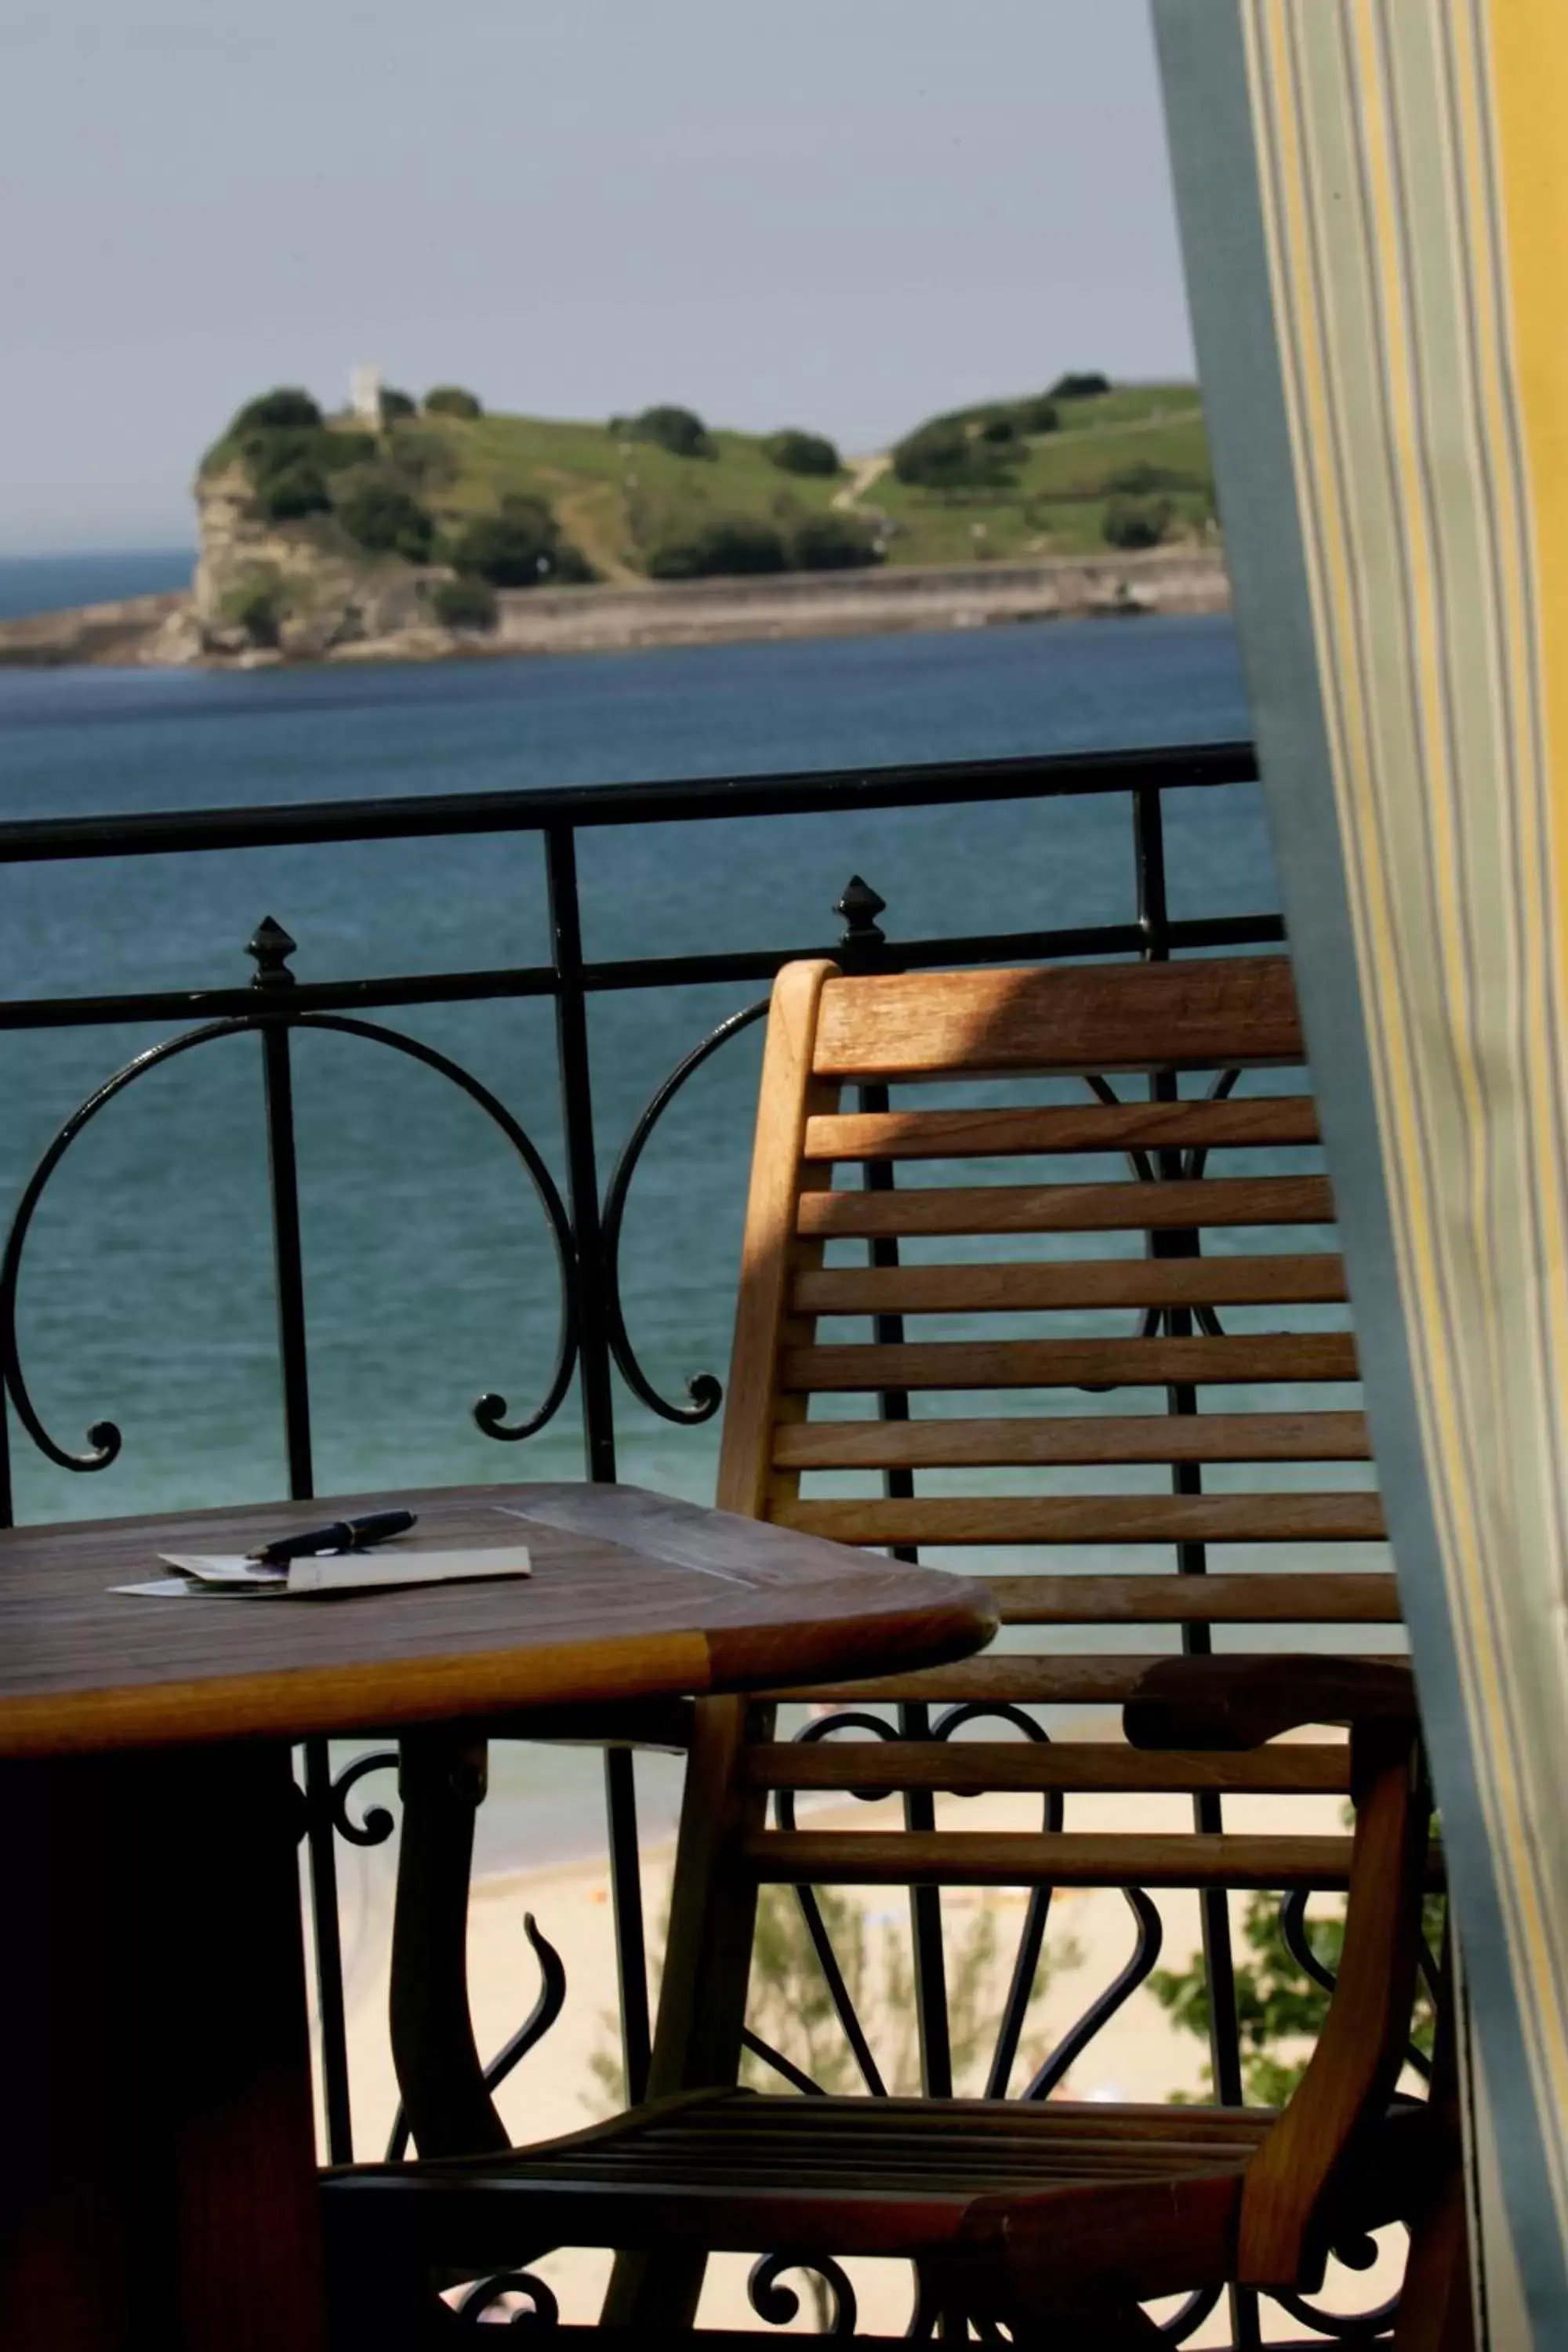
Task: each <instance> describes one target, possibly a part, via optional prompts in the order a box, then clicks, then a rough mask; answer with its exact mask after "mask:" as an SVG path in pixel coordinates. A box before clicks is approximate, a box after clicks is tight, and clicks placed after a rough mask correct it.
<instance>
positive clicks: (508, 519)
mask: <svg viewBox="0 0 1568 2352" xmlns="http://www.w3.org/2000/svg"><path fill="white" fill-rule="evenodd" d="M450 555H451V561H452V563H453V565H454V567H455V569H456V570H457V571H458V572H464V573H468V574H472V575H473V576H475V577H477V578H479V579H480V580H488V581H489V583H490V586H491V587H492V588H537V587H539V586H541V585H542V584H548V585H550V586H552V587H558V586H560V585H562V584H563V583H568V584H570V583H575V582H578V581H583V580H591V579H592V578H593V577H594V569H593V566H592V564H590V563H589V562H588V561H587V559H586V557H585V556H584V554H583V553H582V551H581V550H580V549H578V548H575V547H574V546H573V544H572V542H571V541H570V540H569V539H563V537H562V535H561V526H560V524H559V523H558V522H557V521H556V520H555V517H554V515H553V514H552V511H551V509H550V508H549V506H548V505H547V504H546V503H545V501H544V499H536V498H529V497H527V496H525V495H523V494H521V492H520V493H517V494H515V495H513V496H512V497H510V498H506V499H502V500H501V503H500V509H499V511H498V512H496V513H495V514H490V515H479V516H477V517H476V518H475V520H473V521H472V522H470V523H468V524H465V526H464V528H463V529H462V530H460V531H459V532H458V536H457V538H456V539H455V540H454V541H453V542H452V545H451V549H450Z"/></svg>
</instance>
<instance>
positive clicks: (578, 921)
mask: <svg viewBox="0 0 1568 2352" xmlns="http://www.w3.org/2000/svg"><path fill="white" fill-rule="evenodd" d="M544 859H545V875H546V880H547V883H548V887H549V894H550V929H551V942H552V952H553V959H554V966H555V983H556V984H555V1037H556V1050H557V1056H558V1061H559V1066H560V1076H561V1115H562V1123H563V1129H564V1131H565V1138H566V1173H567V1186H568V1196H569V1199H570V1201H571V1206H572V1232H573V1236H574V1266H573V1280H574V1286H575V1292H576V1308H577V1345H578V1378H579V1380H580V1381H581V1382H582V1397H583V1441H584V1453H585V1455H586V1460H587V1469H588V1475H589V1477H590V1478H591V1479H593V1480H594V1481H595V1483H597V1484H604V1483H606V1482H607V1481H609V1480H611V1479H613V1478H614V1477H615V1475H616V1425H615V1390H614V1385H613V1382H612V1379H611V1354H610V1336H609V1328H610V1327H609V1317H608V1313H607V1300H606V1297H605V1255H604V1245H603V1238H602V1233H601V1227H600V1218H599V1178H598V1167H597V1160H596V1155H595V1144H594V1090H593V1076H592V1066H591V1061H590V1054H589V1043H588V999H587V992H586V990H585V989H584V985H583V909H582V902H581V899H580V898H579V896H578V888H577V841H576V835H575V833H574V830H573V828H572V826H571V825H569V824H553V825H548V826H546V828H545V832H544ZM605 1822H606V1828H607V1832H608V1839H609V1860H610V1897H611V1905H612V1910H613V1915H614V1919H615V1936H616V1973H617V1977H618V1979H619V1986H620V2007H621V2057H622V2063H623V2065H624V2067H625V2072H626V2096H627V2098H628V2099H630V2100H632V2101H633V2102H636V2101H637V2100H640V2099H642V2098H643V2097H644V2096H645V2095H647V2076H648V2064H649V2060H650V2057H651V2054H652V2041H653V2036H652V2024H651V2019H650V2014H649V2008H648V1997H647V1931H646V1927H645V1923H644V1917H643V1899H642V1869H641V1858H640V1855H639V1853H638V1848H637V1780H636V1769H635V1764H634V1760H633V1757H632V1751H631V1750H630V1748H606V1749H605Z"/></svg>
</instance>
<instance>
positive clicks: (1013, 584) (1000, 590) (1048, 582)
mask: <svg viewBox="0 0 1568 2352" xmlns="http://www.w3.org/2000/svg"><path fill="white" fill-rule="evenodd" d="M1229 601H1230V594H1229V587H1228V583H1227V582H1226V574H1225V565H1224V562H1223V561H1222V559H1221V557H1220V555H1219V554H1218V552H1217V551H1211V550H1208V549H1198V550H1190V549H1163V548H1156V549H1152V550H1151V551H1148V552H1147V553H1139V554H1132V555H1124V556H1121V557H1119V558H1116V559H1114V560H1107V561H1101V560H1100V559H1098V558H1097V559H1095V560H1094V561H1092V562H1070V563H1069V562H1041V563H973V564H963V565H953V566H952V567H947V568H942V569H941V570H931V571H914V570H908V571H906V570H903V569H900V568H897V567H890V568H889V569H888V570H886V571H879V572H828V573H822V572H816V573H801V572H795V573H785V574H784V575H782V576H773V577H771V578H763V579H757V580H690V581H679V582H669V583H661V584H659V585H658V586H652V585H650V586H648V587H646V588H559V589H554V590H550V589H542V588H530V589H525V590H521V591H516V592H513V593H509V594H503V595H502V596H501V598H500V625H499V627H498V628H497V630H496V633H495V637H494V639H493V640H492V644H493V646H494V650H495V651H496V652H498V653H501V652H507V653H567V652H589V651H595V650H605V649H608V648H611V647H614V646H678V645H715V644H721V643H722V642H724V641H725V640H731V641H734V640H744V639H746V638H753V639H755V638H769V637H812V636H847V635H878V634H880V633H883V632H890V631H895V630H903V629H963V628H983V627H986V626H989V625H998V624H1005V623H1007V622H1025V621H1054V620H1076V619H1084V618H1087V617H1088V616H1089V615H1091V614H1135V613H1141V612H1144V613H1147V612H1152V613H1217V612H1223V611H1224V610H1225V609H1226V606H1227V604H1229Z"/></svg>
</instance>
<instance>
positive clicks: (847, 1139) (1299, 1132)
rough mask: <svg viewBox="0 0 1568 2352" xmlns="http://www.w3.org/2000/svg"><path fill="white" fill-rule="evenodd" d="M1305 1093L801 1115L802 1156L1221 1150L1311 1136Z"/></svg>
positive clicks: (1002, 1156)
mask: <svg viewBox="0 0 1568 2352" xmlns="http://www.w3.org/2000/svg"><path fill="white" fill-rule="evenodd" d="M1319 1139H1320V1138H1319V1127H1318V1107H1317V1104H1316V1103H1315V1102H1314V1101H1313V1099H1312V1097H1311V1096H1310V1095H1263V1096H1253V1097H1246V1098H1244V1099H1243V1100H1240V1101H1237V1100H1236V1099H1235V1098H1234V1097H1232V1098H1230V1099H1228V1100H1226V1101H1224V1102H1177V1103H1163V1102H1142V1103H1138V1102H1130V1103H1115V1104H1112V1103H1064V1104H1060V1105H1052V1106H1049V1107H1047V1108H1042V1109H1005V1110H1002V1109H989V1110H912V1111H910V1110H893V1111H860V1112H853V1111H851V1112H842V1113H837V1114H831V1115H829V1116H827V1117H824V1118H813V1119H809V1120H808V1121H807V1122H806V1129H805V1158H806V1159H807V1160H1009V1159H1016V1158H1018V1157H1020V1156H1022V1155H1025V1154H1032V1153H1035V1152H1051V1151H1126V1150H1143V1151H1156V1150H1194V1149H1196V1150H1210V1151H1213V1150H1224V1149H1226V1148H1232V1147H1237V1148H1247V1147H1252V1148H1258V1147H1265V1146H1268V1147H1278V1146H1280V1145H1289V1144H1309V1143H1316V1142H1318V1140H1319Z"/></svg>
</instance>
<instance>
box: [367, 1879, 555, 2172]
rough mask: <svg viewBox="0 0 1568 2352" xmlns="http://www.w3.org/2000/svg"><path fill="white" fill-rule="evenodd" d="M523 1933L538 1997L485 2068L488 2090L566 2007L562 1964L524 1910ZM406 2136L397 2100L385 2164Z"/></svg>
mask: <svg viewBox="0 0 1568 2352" xmlns="http://www.w3.org/2000/svg"><path fill="white" fill-rule="evenodd" d="M522 1932H523V1934H524V1935H525V1936H526V1937H528V1940H529V1942H530V1943H531V1945H532V1947H533V1956H534V1958H535V1959H536V1960H537V1961H538V1962H539V1998H538V2000H536V2001H535V2002H534V2004H533V2007H532V2008H531V2010H530V2011H529V2012H528V2015H527V2017H526V2018H525V2019H524V2020H523V2021H522V2023H521V2025H520V2026H519V2027H518V2029H517V2032H515V2033H514V2034H513V2035H512V2036H511V2038H510V2041H507V2042H502V2044H501V2046H500V2049H499V2050H498V2051H497V2052H496V2054H495V2056H494V2057H493V2058H492V2059H491V2060H490V2061H489V2063H488V2064H487V2066H486V2067H485V2070H484V2085H485V2088H486V2090H487V2091H495V2090H499V2089H500V2085H501V2084H503V2083H504V2082H505V2081H506V2079H507V2076H508V2075H509V2074H512V2073H514V2072H515V2070H516V2069H517V2068H518V2067H519V2066H520V2065H521V2063H522V2061H523V2060H524V2059H525V2058H526V2057H527V2055H528V2053H529V2052H530V2051H531V2049H532V2048H533V2047H534V2046H535V2044H536V2043H537V2042H542V2041H543V2039H544V2037H545V2035H546V2034H547V2033H548V2032H549V2031H550V2029H551V2027H552V2025H553V2024H554V2022H555V2021H556V2019H557V2018H558V2017H559V2016H560V2014H561V2012H562V2011H563V2009H564V2007H565V2006H566V1967H565V1963H564V1962H563V1959H562V1958H561V1955H560V1953H559V1952H558V1951H557V1950H556V1948H555V1947H554V1945H553V1944H552V1942H551V1941H550V1938H549V1937H547V1936H546V1935H544V1934H543V1933H542V1930H541V1928H540V1927H539V1924H538V1922H537V1921H536V1920H535V1918H534V1916H533V1914H532V1912H531V1911H525V1912H524V1913H523V1915H522ZM409 2137H410V2134H409V2127H408V2118H407V2116H405V2113H404V2110H403V2105H402V2102H401V2101H399V2103H398V2107H397V2112H396V2114H395V2116H393V2118H392V2130H391V2132H390V2134H389V2135H388V2137H387V2142H386V2161H387V2163H388V2164H399V2163H401V2162H402V2160H403V2158H405V2156H406V2155H407V2153H408V2142H409Z"/></svg>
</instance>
